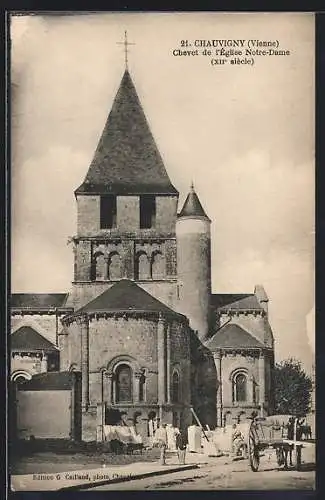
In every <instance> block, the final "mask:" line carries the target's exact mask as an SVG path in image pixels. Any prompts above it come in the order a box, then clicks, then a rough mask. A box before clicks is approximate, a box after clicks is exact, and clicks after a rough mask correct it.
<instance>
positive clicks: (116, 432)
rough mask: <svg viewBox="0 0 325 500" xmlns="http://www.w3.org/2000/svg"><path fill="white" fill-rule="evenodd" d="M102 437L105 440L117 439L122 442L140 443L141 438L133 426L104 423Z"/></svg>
mask: <svg viewBox="0 0 325 500" xmlns="http://www.w3.org/2000/svg"><path fill="white" fill-rule="evenodd" d="M104 438H105V441H113V440H114V439H117V440H118V441H121V442H122V443H124V444H128V443H134V444H136V443H142V438H141V436H140V435H139V434H136V432H135V428H134V427H127V426H122V425H104Z"/></svg>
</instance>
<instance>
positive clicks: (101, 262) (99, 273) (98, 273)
mask: <svg viewBox="0 0 325 500" xmlns="http://www.w3.org/2000/svg"><path fill="white" fill-rule="evenodd" d="M95 279H96V280H105V279H106V262H105V258H104V254H102V253H98V254H97V255H96V256H95Z"/></svg>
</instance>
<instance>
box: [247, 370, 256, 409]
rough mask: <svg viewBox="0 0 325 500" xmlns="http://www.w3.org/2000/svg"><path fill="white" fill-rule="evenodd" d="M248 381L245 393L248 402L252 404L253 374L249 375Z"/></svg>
mask: <svg viewBox="0 0 325 500" xmlns="http://www.w3.org/2000/svg"><path fill="white" fill-rule="evenodd" d="M248 382H249V383H248V387H247V389H248V394H247V395H248V398H247V399H248V402H249V403H252V404H254V403H255V401H254V377H253V375H251V376H250V377H249V379H248Z"/></svg>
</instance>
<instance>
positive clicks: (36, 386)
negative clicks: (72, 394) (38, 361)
mask: <svg viewBox="0 0 325 500" xmlns="http://www.w3.org/2000/svg"><path fill="white" fill-rule="evenodd" d="M80 378H81V377H80V373H78V372H47V373H39V374H37V375H34V376H33V377H32V378H31V380H25V381H24V382H23V383H22V384H19V386H18V389H19V390H20V391H30V390H32V391H44V390H61V391H64V390H68V389H71V387H72V386H73V384H74V381H75V380H77V381H79V382H80Z"/></svg>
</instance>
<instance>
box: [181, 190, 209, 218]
mask: <svg viewBox="0 0 325 500" xmlns="http://www.w3.org/2000/svg"><path fill="white" fill-rule="evenodd" d="M193 216H196V217H198V216H199V217H206V218H207V219H208V216H207V214H206V213H205V211H204V208H203V207H202V205H201V202H200V200H199V197H198V195H197V194H196V192H195V191H194V187H193V185H192V187H191V191H190V192H189V194H188V195H187V198H186V200H185V202H184V205H183V208H182V210H181V211H180V213H179V214H178V217H193Z"/></svg>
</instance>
